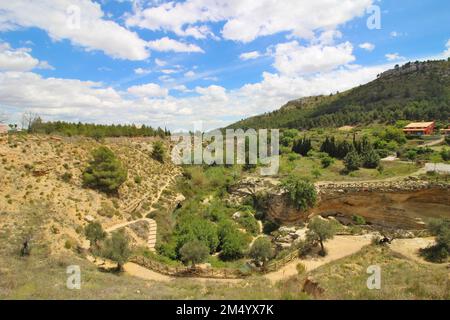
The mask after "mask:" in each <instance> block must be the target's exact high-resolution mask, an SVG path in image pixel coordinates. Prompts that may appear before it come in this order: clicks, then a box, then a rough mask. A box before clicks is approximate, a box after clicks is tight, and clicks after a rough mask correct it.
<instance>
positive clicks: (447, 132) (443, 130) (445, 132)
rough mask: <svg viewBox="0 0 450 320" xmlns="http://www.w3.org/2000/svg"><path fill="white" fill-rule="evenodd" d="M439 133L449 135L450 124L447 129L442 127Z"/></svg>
mask: <svg viewBox="0 0 450 320" xmlns="http://www.w3.org/2000/svg"><path fill="white" fill-rule="evenodd" d="M441 133H442V134H445V135H446V136H450V126H449V127H448V128H447V129H442V130H441Z"/></svg>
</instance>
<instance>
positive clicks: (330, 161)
mask: <svg viewBox="0 0 450 320" xmlns="http://www.w3.org/2000/svg"><path fill="white" fill-rule="evenodd" d="M320 163H321V164H322V168H328V167H329V166H331V165H332V164H333V163H334V159H333V158H332V157H329V156H326V157H323V158H322V159H321V160H320Z"/></svg>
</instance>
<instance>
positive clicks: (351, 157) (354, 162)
mask: <svg viewBox="0 0 450 320" xmlns="http://www.w3.org/2000/svg"><path fill="white" fill-rule="evenodd" d="M344 164H345V168H346V169H347V170H348V171H355V170H358V169H359V167H360V166H361V157H360V155H359V154H358V152H356V151H355V150H353V151H350V152H349V153H348V154H347V155H346V156H345V158H344Z"/></svg>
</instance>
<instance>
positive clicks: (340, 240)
mask: <svg viewBox="0 0 450 320" xmlns="http://www.w3.org/2000/svg"><path fill="white" fill-rule="evenodd" d="M371 237H372V236H371V235H363V236H336V237H334V238H333V239H332V240H329V241H327V242H326V243H325V248H326V249H327V251H328V254H327V256H325V257H320V258H312V259H295V260H294V261H292V262H290V263H288V264H287V265H285V266H284V267H282V268H281V269H279V270H277V271H274V272H271V273H268V274H266V275H264V277H265V278H267V279H269V280H270V281H272V282H277V281H280V280H283V279H286V278H289V277H292V276H294V275H296V274H297V264H298V263H300V262H301V263H302V264H303V265H304V266H305V267H306V271H311V270H314V269H316V268H318V267H320V266H323V265H324V264H327V263H330V262H332V261H335V260H338V259H341V258H344V257H346V256H349V255H352V254H354V253H356V252H358V251H359V250H361V248H362V247H364V246H366V245H368V244H370V242H371Z"/></svg>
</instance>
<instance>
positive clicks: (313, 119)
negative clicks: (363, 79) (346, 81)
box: [229, 60, 450, 129]
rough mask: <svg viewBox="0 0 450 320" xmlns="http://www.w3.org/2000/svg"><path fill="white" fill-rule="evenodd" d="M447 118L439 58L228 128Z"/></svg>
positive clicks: (448, 100) (449, 85)
mask: <svg viewBox="0 0 450 320" xmlns="http://www.w3.org/2000/svg"><path fill="white" fill-rule="evenodd" d="M449 117H450V61H444V60H442V61H427V62H414V63H407V64H405V65H403V66H401V67H400V66H399V67H397V68H395V69H392V70H388V71H386V72H384V73H382V74H380V75H378V77H377V79H375V80H374V81H372V82H370V83H367V84H365V85H361V86H359V87H356V88H353V89H350V90H348V91H346V92H342V93H337V94H335V95H330V96H316V97H307V98H301V99H298V100H294V101H290V102H288V103H287V104H286V105H284V106H283V107H281V108H280V109H279V110H276V111H273V112H269V113H265V114H263V115H258V116H255V117H251V118H248V119H244V120H241V121H239V122H236V123H234V124H232V125H230V126H229V128H255V129H258V128H300V129H309V128H312V127H340V126H344V125H357V124H368V123H373V122H379V123H392V122H394V121H396V120H400V119H408V120H425V119H435V120H442V121H448V119H449Z"/></svg>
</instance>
